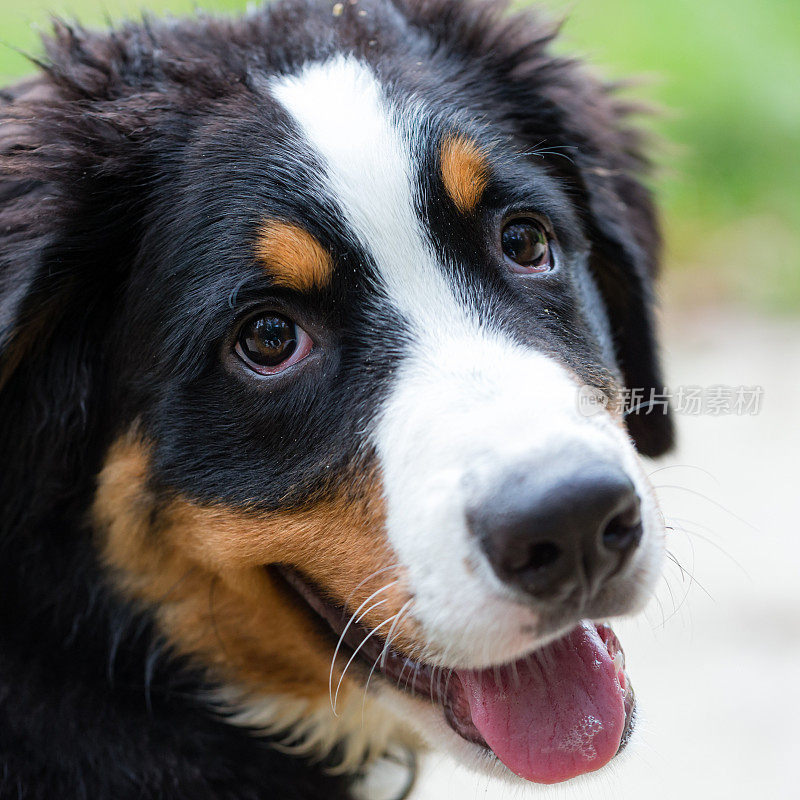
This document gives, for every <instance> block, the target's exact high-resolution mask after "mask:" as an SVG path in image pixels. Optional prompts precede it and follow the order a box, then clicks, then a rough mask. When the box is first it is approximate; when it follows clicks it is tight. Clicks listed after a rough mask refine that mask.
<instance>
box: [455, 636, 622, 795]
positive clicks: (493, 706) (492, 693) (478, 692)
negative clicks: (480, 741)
mask: <svg viewBox="0 0 800 800" xmlns="http://www.w3.org/2000/svg"><path fill="white" fill-rule="evenodd" d="M515 667H516V670H515ZM515 672H516V675H515ZM458 676H459V678H460V679H461V683H462V684H463V686H464V691H465V694H466V700H467V702H468V703H469V708H470V713H471V716H472V722H473V724H474V725H475V727H476V728H477V729H478V731H479V732H480V734H481V736H483V738H484V740H485V741H486V744H488V745H489V747H491V749H492V750H493V751H494V754H495V755H496V756H497V757H498V758H499V759H500V760H501V761H502V762H503V763H504V764H505V765H506V766H507V767H508V768H509V769H510V770H511V771H512V772H515V773H516V774H517V775H519V776H520V777H522V778H525V779H526V780H529V781H535V782H537V783H556V782H558V781H565V780H567V779H568V778H574V777H575V776H576V775H582V774H583V773H585V772H592V771H593V770H596V769H600V767H602V766H603V765H604V764H606V763H608V762H609V761H610V760H611V759H612V758H613V757H614V755H615V753H616V752H617V750H618V749H619V744H620V740H621V739H622V732H623V729H624V727H625V706H624V694H625V692H624V689H623V688H622V686H621V685H620V681H619V679H618V678H617V676H616V674H615V669H614V662H613V660H612V658H611V656H610V655H609V654H608V650H607V649H606V646H605V645H604V644H603V641H602V639H601V638H600V636H599V634H598V632H597V629H596V628H595V626H594V625H592V624H591V623H581V624H580V625H579V626H578V627H577V628H575V629H574V630H573V631H571V632H570V633H568V634H567V635H566V636H564V637H563V638H562V639H559V640H558V641H556V642H553V643H552V644H550V645H548V646H547V647H545V648H544V649H542V650H540V651H538V652H537V653H535V654H534V655H533V656H531V657H530V659H521V660H520V661H518V662H517V663H516V664H515V665H509V666H505V667H501V668H499V669H498V670H495V669H486V670H482V671H480V672H474V671H470V672H467V671H463V672H462V671H459V672H458Z"/></svg>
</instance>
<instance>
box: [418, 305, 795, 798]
mask: <svg viewBox="0 0 800 800" xmlns="http://www.w3.org/2000/svg"><path fill="white" fill-rule="evenodd" d="M665 340H666V341H667V342H668V347H667V351H666V359H667V374H668V377H669V381H670V385H671V386H672V387H676V386H678V385H681V384H683V385H699V386H711V385H714V384H722V385H728V386H741V385H744V386H748V387H749V386H761V387H763V389H764V395H763V400H762V406H763V407H762V410H761V412H760V413H759V414H758V415H755V416H750V415H746V416H736V415H733V416H731V415H720V416H709V415H703V416H691V415H682V416H681V417H680V418H679V431H680V436H681V444H680V448H679V450H678V452H677V453H676V454H675V455H674V456H672V457H670V458H669V459H666V460H664V461H663V462H661V463H657V464H653V467H652V470H653V471H656V470H658V471H656V472H654V474H653V481H654V483H655V484H656V485H657V486H659V487H661V488H660V489H659V490H658V493H659V496H660V498H661V500H662V504H663V508H664V512H665V514H666V516H667V518H668V520H671V522H672V524H673V525H674V526H675V529H676V530H675V531H674V532H673V533H672V534H671V535H670V542H669V548H670V550H671V551H672V552H673V553H674V554H675V556H676V558H677V560H678V561H679V562H680V563H681V564H682V565H683V566H684V568H685V570H686V572H684V573H683V574H681V571H680V569H679V568H678V567H677V566H675V565H674V564H672V563H668V565H667V569H666V576H665V577H666V580H665V581H664V582H663V583H662V586H661V587H660V589H659V592H658V595H657V599H656V600H655V601H654V602H653V603H652V604H651V605H650V607H649V608H648V610H647V612H646V614H645V615H644V617H643V618H641V619H640V620H637V621H632V622H630V623H626V624H618V625H616V626H615V627H616V629H617V631H618V632H619V633H620V638H621V639H622V642H623V645H624V647H625V650H626V653H627V658H628V665H629V674H630V675H631V677H632V680H633V683H634V686H635V687H636V691H637V695H638V698H639V701H640V708H641V710H642V715H641V716H642V719H641V721H640V725H639V731H638V735H637V736H636V737H635V740H634V742H633V743H632V745H631V747H630V748H629V750H628V752H627V753H626V754H625V756H624V757H623V758H621V759H620V763H619V764H616V765H615V766H614V768H613V769H612V770H609V771H607V772H604V773H603V774H601V775H600V776H598V777H597V778H596V779H594V780H591V781H588V782H585V783H584V784H580V783H577V784H574V785H568V786H567V787H564V786H561V787H553V788H552V789H545V790H544V791H531V790H529V789H522V790H520V789H517V788H511V787H508V786H504V785H501V784H499V783H497V782H494V781H491V780H489V779H488V778H485V777H476V776H475V775H472V774H470V773H467V772H466V771H464V770H462V769H459V768H456V767H455V766H454V765H453V764H452V763H450V762H449V761H447V760H445V759H443V758H442V757H441V756H435V755H434V756H431V757H430V758H429V759H428V760H427V762H426V765H425V769H424V773H423V777H422V781H421V783H420V786H419V789H418V791H417V792H416V794H415V798H417V800H429V799H430V800H434V798H435V800H451V799H452V800H472V798H475V799H476V800H478V799H479V798H480V800H510V799H511V798H518V799H519V800H522V798H526V797H531V798H533V797H542V796H545V797H557V798H564V800H584V799H585V798H590V797H591V798H592V800H599V799H601V798H609V800H611V799H612V798H613V800H628V799H629V798H630V800H640V798H643V797H646V798H648V800H660V799H661V798H664V800H667V798H668V799H669V800H676V799H677V798H680V799H681V800H691V798H698V799H699V798H702V800H716V799H717V798H719V800H738V798H742V799H743V800H744V798H747V799H748V800H752V798H758V799H760V798H763V800H784V799H785V800H790V798H792V799H793V798H797V797H800V790H798V784H797V778H796V771H797V768H798V765H800V524H798V521H797V518H796V507H797V505H798V500H800V467H799V466H798V457H800V419H798V411H799V410H800V323H798V322H786V321H782V322H775V321H770V320H763V319H755V318H748V317H740V316H738V315H736V314H733V313H731V312H728V313H726V314H713V315H711V314H709V315H706V316H704V318H702V319H699V320H698V319H696V318H695V319H693V320H691V321H688V320H679V319H674V320H670V321H669V322H668V324H667V325H666V336H665ZM680 529H682V530H680ZM687 573H691V575H693V576H694V578H693V579H692V578H691V577H689V574H687Z"/></svg>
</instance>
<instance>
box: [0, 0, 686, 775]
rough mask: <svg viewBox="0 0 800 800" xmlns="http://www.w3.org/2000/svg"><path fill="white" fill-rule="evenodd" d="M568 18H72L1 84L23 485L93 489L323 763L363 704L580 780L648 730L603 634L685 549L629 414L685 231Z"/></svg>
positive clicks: (117, 559) (157, 605)
mask: <svg viewBox="0 0 800 800" xmlns="http://www.w3.org/2000/svg"><path fill="white" fill-rule="evenodd" d="M550 38H551V37H550V34H549V33H548V32H547V31H546V30H545V29H544V28H543V27H542V26H540V25H539V24H538V23H536V22H535V21H532V20H530V19H528V18H521V17H514V18H511V19H507V20H505V21H501V19H500V17H499V16H498V14H497V12H496V10H495V9H493V8H491V7H488V6H485V5H483V4H476V3H468V4H464V3H461V2H458V1H457V0H436V1H435V2H430V1H429V2H422V1H421V0H404V1H402V2H401V0H396V2H389V1H388V0H374V1H373V0H358V2H345V3H337V4H332V3H328V2H325V1H321V2H315V3H304V2H300V1H299V0H288V2H279V3H277V4H275V5H274V6H272V7H270V8H268V10H267V11H265V12H259V13H258V14H254V15H252V16H250V17H248V18H246V19H244V20H242V21H237V22H233V23H222V22H215V21H208V20H205V21H195V22H189V23H171V24H169V25H164V26H157V27H155V28H154V27H152V26H149V25H148V26H142V27H139V26H130V27H127V28H124V29H122V30H120V31H118V32H117V33H116V34H114V35H113V36H107V35H90V34H85V33H74V32H73V31H70V30H67V29H61V30H59V31H58V32H57V35H56V37H55V39H54V40H53V41H52V42H51V44H50V59H51V62H52V66H51V67H49V69H48V73H47V75H46V77H45V78H44V79H42V80H40V81H38V82H35V83H33V84H30V85H29V86H27V87H22V88H21V89H18V90H16V92H14V93H12V96H9V98H8V100H7V105H6V109H5V114H6V122H5V123H4V125H5V129H4V133H3V140H2V141H0V148H1V149H2V152H0V167H2V170H3V177H2V183H0V193H1V194H0V201H1V202H2V206H1V207H0V235H1V236H2V239H0V259H2V268H3V276H4V277H3V280H4V285H3V308H2V324H3V337H4V340H3V348H4V349H3V381H4V388H3V393H4V395H5V396H6V398H11V400H9V401H8V402H12V401H13V402H18V401H21V400H24V398H26V397H35V402H32V403H31V404H30V408H27V410H25V411H24V412H20V413H21V414H22V415H23V417H24V419H27V420H28V422H24V421H20V418H19V417H18V418H17V420H16V421H15V420H14V419H8V418H7V419H5V421H4V423H3V424H4V426H6V429H5V430H4V433H3V436H4V439H5V441H6V442H8V443H10V445H9V446H13V447H15V448H16V450H17V463H18V464H20V465H21V466H19V468H18V471H17V472H16V473H15V475H16V479H15V481H16V482H15V481H11V483H10V484H9V485H11V484H14V485H15V486H16V487H17V488H18V489H20V491H21V492H22V494H23V495H24V494H25V489H24V487H25V486H27V485H34V484H35V485H36V487H38V488H37V491H39V490H41V493H40V494H39V497H40V498H41V497H44V496H46V494H47V492H48V491H49V492H50V493H51V494H58V496H59V497H64V496H70V497H73V498H79V499H80V498H85V501H86V502H85V504H84V506H83V507H84V508H88V509H89V511H88V517H89V519H90V521H91V526H90V527H91V529H92V535H93V536H94V537H95V541H96V545H97V548H98V552H99V553H100V554H101V559H102V563H103V564H104V565H105V568H106V570H107V574H108V575H110V576H111V578H112V580H113V581H114V582H115V584H116V585H117V586H118V588H119V591H120V592H121V593H122V594H124V595H125V596H126V597H128V598H130V599H131V600H133V601H137V602H139V603H143V604H144V605H145V607H147V608H149V609H151V610H152V612H153V613H154V614H155V616H156V619H157V620H158V624H159V626H160V628H161V630H162V631H163V633H164V634H165V635H166V637H167V638H168V639H169V640H170V641H171V643H172V644H173V645H174V647H175V648H176V649H177V650H178V651H180V652H183V653H185V654H188V655H190V656H191V657H192V658H193V659H195V660H196V661H197V663H199V664H201V665H203V666H204V667H207V668H208V670H209V674H210V675H211V676H213V678H214V679H215V680H216V681H218V682H219V684H220V685H221V686H223V687H225V691H226V696H227V697H228V698H230V699H231V700H232V701H235V702H237V703H240V704H241V705H242V707H243V708H246V709H247V713H243V718H246V719H248V720H249V721H251V722H253V721H258V722H261V723H264V724H266V725H270V726H273V727H276V728H277V727H281V726H290V725H293V724H295V723H299V724H300V725H301V727H300V728H298V731H299V733H298V736H300V737H301V739H302V740H303V742H304V743H306V744H307V745H308V746H315V747H320V748H324V747H326V746H330V745H331V744H332V743H333V742H335V741H337V740H342V739H345V740H347V741H349V742H355V740H356V739H358V738H359V736H358V733H357V732H356V729H360V727H361V724H362V697H364V698H367V701H366V702H367V712H366V715H367V717H368V719H369V720H372V722H371V723H369V724H368V725H367V729H368V730H370V729H372V731H373V734H374V736H375V740H379V739H380V737H379V735H378V734H377V733H376V732H375V731H374V728H375V726H376V725H377V723H375V722H374V721H375V720H384V719H387V718H391V719H396V718H398V717H399V718H405V721H411V723H412V725H413V727H415V728H416V729H418V730H419V731H422V732H423V735H425V736H427V738H429V739H431V740H432V741H434V742H436V743H437V744H441V745H449V746H450V747H451V748H452V749H453V750H455V751H457V752H459V753H461V754H462V755H463V756H464V757H471V756H475V755H485V754H486V753H488V752H493V753H494V754H496V756H497V757H498V758H499V759H500V760H501V761H502V762H503V763H505V764H506V766H507V767H508V768H509V769H510V770H511V771H513V772H515V773H517V774H518V775H521V776H522V777H524V778H527V779H529V780H534V781H539V782H552V781H557V780H563V779H565V778H568V777H571V776H573V775H576V774H580V773H583V772H587V771H590V770H593V769H596V768H598V767H599V766H602V764H604V763H605V762H606V761H608V760H609V759H610V758H611V757H612V756H613V755H614V753H615V752H616V751H617V750H618V748H619V746H620V743H621V741H622V740H623V739H624V735H625V731H626V730H627V729H628V727H629V722H630V716H631V708H632V695H631V692H630V687H629V686H628V685H627V680H626V677H625V674H624V670H622V656H621V653H620V652H619V650H618V643H617V642H616V639H615V638H614V636H613V634H612V633H611V631H610V629H609V628H607V627H606V626H605V625H603V624H600V623H601V622H602V621H603V620H605V619H607V618H609V617H612V616H616V615H621V614H626V613H629V612H631V611H634V610H636V609H638V608H640V607H641V605H642V604H643V602H644V601H645V600H646V599H647V597H648V595H649V593H650V591H651V588H652V585H653V582H654V579H655V576H656V574H657V571H658V568H659V560H660V555H661V549H662V541H661V540H662V533H663V530H662V522H661V519H660V516H659V512H658V509H657V507H656V503H655V501H654V498H653V495H652V491H651V489H650V487H649V485H648V483H647V479H646V476H645V474H644V472H643V470H642V467H641V465H640V460H639V456H638V455H637V449H638V451H639V453H644V454H646V455H656V454H659V453H661V452H663V451H664V450H665V449H667V448H668V446H669V443H670V439H671V429H670V423H669V419H668V417H666V416H664V415H663V414H660V413H645V412H644V411H643V410H641V411H640V412H639V413H632V414H628V415H626V414H624V413H623V404H622V396H623V392H624V390H625V388H626V387H634V388H637V389H640V390H642V391H643V393H644V396H645V397H646V395H647V393H648V392H649V391H650V390H651V389H655V388H656V387H657V386H658V385H659V369H658V365H657V359H656V354H655V351H654V335H653V325H652V317H651V303H652V287H651V282H652V278H653V272H654V267H655V262H656V259H657V254H656V250H657V239H658V237H657V232H656V227H655V223H654V216H653V211H652V207H651V202H650V198H649V195H648V192H647V191H646V190H645V189H644V188H643V187H642V185H641V184H640V183H639V181H638V179H637V177H636V174H637V172H638V171H639V170H640V169H641V168H642V166H643V164H642V162H641V159H640V157H639V155H638V149H637V148H638V140H637V138H636V136H635V135H634V134H633V133H631V131H630V130H629V129H628V128H627V127H626V123H625V120H624V117H625V110H624V108H622V107H621V106H619V105H618V104H617V103H616V101H614V99H613V98H612V97H610V96H609V94H608V93H607V92H606V90H605V89H604V88H603V87H602V86H600V85H599V84H598V83H596V82H595V81H593V80H592V79H591V78H589V77H587V76H586V75H585V74H584V72H583V71H582V70H581V69H579V68H578V67H576V66H575V64H574V63H573V62H571V61H566V60H561V59H558V58H555V57H553V56H551V55H548V53H547V50H546V48H547V45H548V42H549V39H550ZM587 393H588V395H587ZM587 396H590V397H591V398H593V399H594V400H595V401H596V400H597V399H598V398H599V400H600V402H599V403H596V405H595V406H593V407H592V408H591V409H590V410H591V411H592V412H596V413H587V410H586V407H585V405H584V404H582V402H581V400H582V398H583V399H585V398H586V397H587ZM37 403H38V404H40V405H37ZM54 408H57V411H54V410H53V409H54ZM37 409H38V410H37ZM37 414H38V416H37ZM26 415H27V416H26ZM37 420H38V422H37ZM34 423H36V424H34ZM33 428H35V431H33V432H32V430H33ZM65 431H72V434H71V436H70V435H68V434H67V433H65ZM48 437H50V438H48ZM43 441H49V442H50V443H51V445H52V443H55V446H54V448H55V449H56V450H58V451H59V452H57V453H52V452H51V453H50V456H49V457H48V458H46V459H44V461H43V460H42V458H41V456H40V454H41V452H42V447H43V445H42V442H43ZM32 442H35V444H32ZM31 454H35V457H34V455H31ZM25 465H27V466H25ZM26 470H27V471H26ZM54 487H55V488H54ZM45 490H46V491H45ZM26 496H30V492H28V495H26ZM43 502H44V501H43V500H41V499H39V500H37V503H39V504H41V503H43ZM595 623H597V624H595ZM345 667H347V669H346V670H345ZM367 684H368V687H367ZM431 700H433V701H434V702H433V703H432V702H431ZM331 705H334V706H335V707H336V711H335V714H336V716H334V714H333V713H332V710H331ZM387 706H389V707H392V709H393V712H392V713H391V714H390V715H389V716H388V717H387V713H388V712H386V711H385V709H386V707H387ZM353 708H355V709H356V711H355V712H353V711H352V709H353ZM259 714H260V716H259ZM312 723H313V724H312ZM391 726H394V722H392V723H391ZM373 744H375V741H373ZM381 744H382V742H381V741H378V743H377V745H375V746H380V745H381ZM352 750H353V752H355V753H358V752H360V751H358V750H357V747H356V746H355V745H354V746H353V748H352ZM354 757H355V756H354Z"/></svg>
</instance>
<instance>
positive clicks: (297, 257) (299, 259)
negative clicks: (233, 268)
mask: <svg viewBox="0 0 800 800" xmlns="http://www.w3.org/2000/svg"><path fill="white" fill-rule="evenodd" d="M256 257H257V258H258V259H259V260H260V261H261V262H262V263H263V264H264V266H265V267H266V268H267V269H268V270H269V272H270V274H271V275H272V277H273V278H274V279H275V283H276V284H278V285H279V286H286V287H287V288H289V289H296V290H297V291H300V292H307V291H309V290H310V289H315V288H316V289H319V288H322V287H323V286H325V285H326V284H327V283H328V281H329V280H330V278H331V274H332V272H333V259H332V258H331V255H330V253H329V252H328V251H327V250H326V249H325V248H324V247H323V246H322V245H321V244H320V243H319V242H318V241H317V240H316V239H315V238H314V237H313V236H312V235H311V234H310V233H309V232H308V231H306V230H304V229H303V228H301V227H299V226H298V225H293V224H292V223H290V222H282V221H280V220H274V219H271V220H267V221H266V222H264V223H263V225H262V226H261V228H260V229H259V231H258V237H257V238H256Z"/></svg>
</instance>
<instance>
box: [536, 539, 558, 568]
mask: <svg viewBox="0 0 800 800" xmlns="http://www.w3.org/2000/svg"><path fill="white" fill-rule="evenodd" d="M559 558H561V548H560V547H559V546H558V545H557V544H556V543H555V542H537V543H536V544H535V545H533V547H531V549H530V554H529V557H528V569H532V570H542V569H547V567H551V566H553V564H555V563H556V561H558V559H559Z"/></svg>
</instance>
